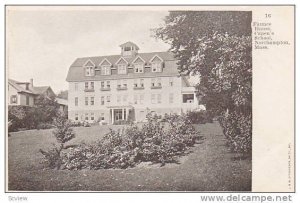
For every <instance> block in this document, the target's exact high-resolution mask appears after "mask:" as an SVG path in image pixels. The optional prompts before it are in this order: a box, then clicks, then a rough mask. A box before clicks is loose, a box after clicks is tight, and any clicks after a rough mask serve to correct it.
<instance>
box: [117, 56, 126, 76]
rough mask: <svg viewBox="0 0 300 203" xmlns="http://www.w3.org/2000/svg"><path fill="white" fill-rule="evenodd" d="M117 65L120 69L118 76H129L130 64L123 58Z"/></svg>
mask: <svg viewBox="0 0 300 203" xmlns="http://www.w3.org/2000/svg"><path fill="white" fill-rule="evenodd" d="M115 64H116V65H117V67H118V74H127V66H128V62H127V61H126V60H125V59H124V58H123V57H121V58H120V59H119V60H118V61H117V62H116V63H115Z"/></svg>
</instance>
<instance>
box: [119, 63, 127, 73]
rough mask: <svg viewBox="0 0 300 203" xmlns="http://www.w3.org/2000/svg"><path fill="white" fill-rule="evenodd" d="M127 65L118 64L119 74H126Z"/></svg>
mask: <svg viewBox="0 0 300 203" xmlns="http://www.w3.org/2000/svg"><path fill="white" fill-rule="evenodd" d="M126 66H127V65H126V64H119V65H118V74H126V73H127V67H126Z"/></svg>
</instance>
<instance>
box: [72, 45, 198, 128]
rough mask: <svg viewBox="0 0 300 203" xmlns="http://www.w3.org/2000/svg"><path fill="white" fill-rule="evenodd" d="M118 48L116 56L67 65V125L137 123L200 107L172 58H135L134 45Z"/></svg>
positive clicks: (167, 54) (165, 54) (165, 55)
mask: <svg viewBox="0 0 300 203" xmlns="http://www.w3.org/2000/svg"><path fill="white" fill-rule="evenodd" d="M120 47H121V54H120V55H111V56H99V57H85V58H78V59H76V60H75V61H74V63H73V64H72V65H71V67H70V68H69V72H68V76H67V82H68V83H69V94H68V116H69V119H71V120H74V121H88V122H99V121H105V122H106V123H109V124H115V123H117V122H119V121H125V120H133V121H137V122H140V121H144V120H145V118H146V115H147V113H149V112H152V113H155V114H158V115H163V114H165V113H167V114H170V113H177V114H181V113H182V112H186V111H189V110H194V109H197V108H198V107H199V101H198V99H197V97H196V95H195V87H193V86H192V85H191V84H190V82H189V80H188V77H186V76H182V75H180V74H179V73H178V70H177V61H176V60H175V58H174V56H173V54H172V53H170V52H153V53H138V50H139V47H138V46H137V45H135V44H134V43H132V42H127V43H125V44H122V45H120Z"/></svg>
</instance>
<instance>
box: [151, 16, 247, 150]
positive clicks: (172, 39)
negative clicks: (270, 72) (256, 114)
mask: <svg viewBox="0 0 300 203" xmlns="http://www.w3.org/2000/svg"><path fill="white" fill-rule="evenodd" d="M155 35H156V37H158V38H160V39H162V40H164V41H165V42H168V43H170V45H171V48H170V50H171V51H172V52H173V53H174V55H175V57H176V58H177V59H178V65H179V72H180V73H181V74H194V75H199V77H200V83H199V84H198V86H197V90H198V94H199V95H201V96H202V99H203V102H204V103H205V104H206V108H207V109H208V110H210V111H211V112H212V113H213V115H215V116H221V120H220V121H221V125H222V127H223V129H224V134H225V136H226V137H227V138H228V142H229V144H230V145H231V148H232V149H233V150H234V151H241V152H245V153H248V152H250V151H251V138H252V133H251V129H252V125H251V120H252V44H251V12H232V11H228V12H224V11H222V12H219V11H215V12H212V11H204V12H202V11H201V12H199V11H174V12H170V13H169V15H168V16H167V17H166V18H165V24H164V25H163V26H162V27H160V28H158V29H156V30H155ZM235 116H239V117H241V119H238V120H234V118H236V117H235ZM249 120H250V122H249ZM242 121H243V122H244V123H241V122H242ZM249 123H250V125H249ZM229 126H230V127H229ZM249 128H250V131H249ZM229 129H231V131H229ZM232 129H233V130H232ZM241 132H247V133H244V134H243V133H241ZM249 132H250V133H249ZM249 140H250V141H249ZM245 143H246V145H247V146H246V147H245V146H244V145H245Z"/></svg>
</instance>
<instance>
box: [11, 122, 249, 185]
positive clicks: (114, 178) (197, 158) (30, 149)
mask: <svg viewBox="0 0 300 203" xmlns="http://www.w3.org/2000/svg"><path fill="white" fill-rule="evenodd" d="M109 127H113V128H120V127H121V126H93V127H89V128H84V127H77V128H74V130H75V133H76V138H75V139H73V140H72V141H71V142H70V144H75V143H80V142H83V141H84V142H87V143H91V142H94V141H95V140H97V139H99V138H100V136H103V135H104V134H105V133H106V132H108V130H109ZM196 129H197V130H199V132H200V133H201V135H203V136H204V140H202V143H201V144H197V145H196V146H195V147H193V148H192V152H191V153H190V154H188V155H187V156H185V157H183V158H181V159H180V163H179V164H167V165H165V166H163V167H158V166H157V165H152V166H151V165H147V164H140V165H138V166H137V167H135V168H130V169H101V170H80V171H67V170H50V169H43V168H42V165H41V164H40V163H39V162H40V160H41V159H42V155H41V154H40V153H39V152H38V151H39V149H47V148H49V146H50V145H51V143H54V142H55V139H54V137H53V136H52V133H51V131H52V130H51V129H50V130H49V129H48V130H28V131H23V132H15V133H11V136H10V137H9V138H8V178H9V179H8V190H9V191H251V160H250V159H244V160H242V159H239V158H238V157H239V155H238V154H236V153H231V152H230V151H229V150H228V147H227V146H226V140H225V138H224V135H223V134H222V129H221V127H220V126H219V124H218V123H209V124H204V125H197V126H196Z"/></svg>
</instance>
